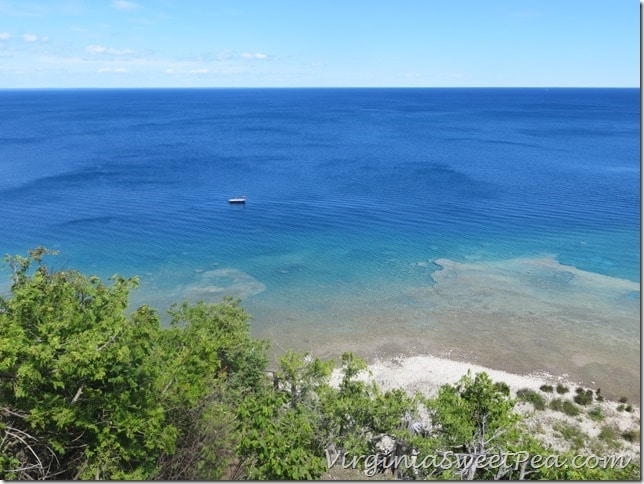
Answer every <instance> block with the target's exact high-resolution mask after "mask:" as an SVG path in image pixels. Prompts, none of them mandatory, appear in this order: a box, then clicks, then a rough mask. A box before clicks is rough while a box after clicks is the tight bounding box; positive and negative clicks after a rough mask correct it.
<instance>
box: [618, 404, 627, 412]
mask: <svg viewBox="0 0 644 484" xmlns="http://www.w3.org/2000/svg"><path fill="white" fill-rule="evenodd" d="M625 408H626V405H624V404H623V403H620V404H619V405H617V411H618V412H623V411H624V409H625Z"/></svg>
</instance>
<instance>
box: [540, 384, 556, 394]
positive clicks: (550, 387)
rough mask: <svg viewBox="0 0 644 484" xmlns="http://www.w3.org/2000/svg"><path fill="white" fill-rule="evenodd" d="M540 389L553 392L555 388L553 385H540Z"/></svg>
mask: <svg viewBox="0 0 644 484" xmlns="http://www.w3.org/2000/svg"><path fill="white" fill-rule="evenodd" d="M539 390H541V391H542V392H545V393H552V392H553V390H554V388H553V387H552V385H541V386H540V387H539Z"/></svg>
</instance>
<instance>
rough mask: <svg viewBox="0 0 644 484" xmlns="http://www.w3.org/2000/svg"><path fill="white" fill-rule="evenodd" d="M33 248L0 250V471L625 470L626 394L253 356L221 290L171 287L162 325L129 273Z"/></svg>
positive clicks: (634, 429)
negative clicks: (4, 275)
mask: <svg viewBox="0 0 644 484" xmlns="http://www.w3.org/2000/svg"><path fill="white" fill-rule="evenodd" d="M50 254H51V252H50V251H48V250H47V249H44V248H42V247H39V248H37V249H34V250H31V251H30V252H29V255H28V257H22V256H7V258H6V259H5V262H6V263H7V266H8V267H9V268H10V270H11V287H10V294H9V295H7V296H6V297H4V296H0V374H1V375H2V379H1V380H0V437H1V439H0V477H1V478H2V479H79V478H80V479H90V478H91V479H135V480H147V479H163V480H175V479H181V480H195V479H197V480H207V479H248V478H250V479H319V478H322V479H363V478H374V479H382V478H383V477H384V478H392V477H393V478H402V479H455V478H461V479H486V480H487V479H562V480H568V479H614V480H625V479H628V480H633V479H639V478H640V463H639V460H640V415H639V412H640V409H639V405H637V404H634V403H633V402H631V401H629V399H628V398H627V397H621V398H620V399H619V401H614V400H610V399H607V398H605V397H604V395H603V393H602V391H601V388H599V387H597V388H595V387H592V388H589V387H585V386H580V385H577V384H575V383H574V382H569V381H565V380H564V379H558V378H554V377H552V376H550V375H527V376H521V375H516V374H512V373H507V372H501V371H496V370H492V369H489V368H485V367H481V366H478V365H472V364H467V363H461V362H457V361H452V360H448V359H443V358H436V357H432V356H411V357H400V358H390V359H387V360H381V361H373V362H371V363H370V364H369V365H367V363H365V361H364V360H362V359H361V358H360V357H359V356H357V355H354V354H353V353H350V352H345V353H343V354H342V355H341V356H340V358H339V364H338V365H337V367H336V362H335V361H334V360H331V359H319V358H315V357H313V356H311V355H310V354H307V353H296V352H293V351H290V350H287V351H285V352H283V354H282V355H281V356H280V358H279V361H278V363H277V365H274V367H269V347H270V342H269V341H264V340H259V339H255V338H253V337H251V335H250V325H249V320H250V316H249V315H248V314H247V313H246V312H245V311H244V309H243V308H242V307H241V305H240V301H239V300H234V299H232V298H225V299H224V301H223V302H222V303H219V304H206V303H203V302H198V303H188V302H183V303H178V304H176V305H174V306H173V307H172V309H171V310H170V316H171V318H172V320H171V324H170V325H169V327H163V326H162V325H161V323H160V317H159V315H158V314H157V312H156V311H155V310H154V309H153V308H150V307H148V306H145V305H144V306H141V307H140V308H138V309H136V310H134V311H133V312H128V310H127V308H128V303H129V294H130V291H131V290H132V289H134V288H135V287H136V286H137V284H138V281H137V280H136V279H135V278H134V279H123V278H120V277H118V276H114V277H112V278H111V281H110V282H109V283H103V282H102V281H101V280H100V279H99V278H97V277H95V276H87V275H84V274H82V273H80V272H78V271H73V270H62V271H53V270H51V269H50V268H48V267H47V266H46V265H45V264H44V262H43V259H44V258H45V256H48V255H50ZM334 367H336V368H335V369H334ZM600 384H601V382H598V385H600ZM340 456H342V459H340ZM361 456H362V457H361ZM453 456H459V457H458V459H456V460H452V459H451V458H452V457H453ZM338 459H340V460H338ZM347 460H348V461H349V462H353V463H352V464H350V465H346V464H347ZM403 461H404V462H406V463H409V462H413V463H424V465H407V466H406V465H402V464H400V462H403ZM438 461H440V462H441V464H440V465H439V464H437V462H438ZM338 462H340V464H337V463H338Z"/></svg>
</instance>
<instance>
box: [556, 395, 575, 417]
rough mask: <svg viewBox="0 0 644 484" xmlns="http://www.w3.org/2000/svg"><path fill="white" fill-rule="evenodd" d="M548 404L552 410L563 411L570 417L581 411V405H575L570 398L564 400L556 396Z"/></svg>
mask: <svg viewBox="0 0 644 484" xmlns="http://www.w3.org/2000/svg"><path fill="white" fill-rule="evenodd" d="M548 406H549V407H550V409H551V410H556V411H557V412H563V413H565V414H566V415H568V416H570V417H576V416H577V415H579V414H580V413H581V410H579V407H578V406H577V405H575V404H574V403H573V402H571V401H570V400H562V399H561V398H555V399H553V400H551V401H550V403H549V404H548Z"/></svg>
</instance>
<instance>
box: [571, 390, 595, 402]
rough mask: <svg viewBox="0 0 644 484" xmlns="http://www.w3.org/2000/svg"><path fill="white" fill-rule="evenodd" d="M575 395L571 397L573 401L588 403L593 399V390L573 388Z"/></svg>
mask: <svg viewBox="0 0 644 484" xmlns="http://www.w3.org/2000/svg"><path fill="white" fill-rule="evenodd" d="M575 392H576V393H577V395H575V396H574V397H573V400H574V401H575V403H578V404H579V405H589V404H590V403H592V401H593V391H592V390H584V389H583V388H581V387H578V388H577V390H575Z"/></svg>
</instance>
